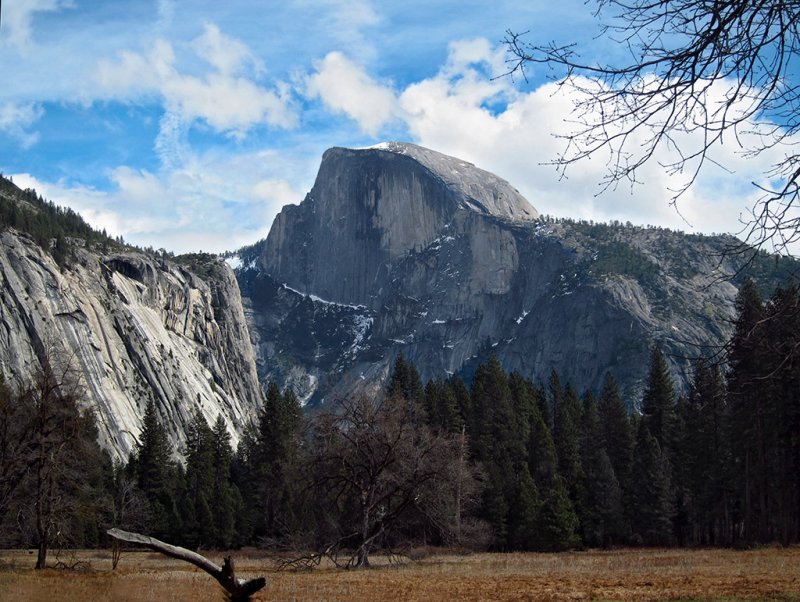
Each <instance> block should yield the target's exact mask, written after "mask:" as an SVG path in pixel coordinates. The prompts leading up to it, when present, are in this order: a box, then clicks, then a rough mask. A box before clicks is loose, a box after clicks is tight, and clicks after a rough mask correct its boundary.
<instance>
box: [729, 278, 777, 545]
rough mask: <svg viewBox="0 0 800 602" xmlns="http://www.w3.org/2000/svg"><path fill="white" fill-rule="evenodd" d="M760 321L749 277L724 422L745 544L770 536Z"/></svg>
mask: <svg viewBox="0 0 800 602" xmlns="http://www.w3.org/2000/svg"><path fill="white" fill-rule="evenodd" d="M764 319H765V309H764V303H763V301H762V299H761V295H760V294H759V292H758V289H757V288H756V286H755V284H754V283H753V282H752V281H751V280H747V281H745V283H744V284H743V285H742V287H741V289H739V294H738V295H737V297H736V321H735V323H734V333H733V336H732V337H731V341H730V345H729V347H730V353H729V355H728V366H729V370H730V372H729V378H728V400H729V402H730V412H729V416H730V418H729V422H728V424H729V438H730V442H731V453H732V467H731V474H732V476H733V477H734V481H733V486H734V488H735V491H736V498H737V500H736V501H737V508H738V514H739V516H738V521H740V522H741V523H742V527H743V528H742V529H741V531H742V532H743V535H744V539H745V541H747V542H748V543H752V542H755V541H768V540H770V539H771V534H770V528H769V517H770V514H771V506H772V500H771V496H770V486H769V484H770V482H771V480H772V479H773V478H774V475H773V472H772V471H773V465H772V463H771V462H770V460H769V455H770V454H769V451H768V447H769V433H768V424H767V422H768V420H769V415H770V414H771V407H770V406H771V403H770V402H771V395H769V392H768V389H767V387H768V385H769V383H768V380H767V376H768V375H769V373H770V369H769V366H768V365H767V357H768V353H767V349H766V346H767V343H766V338H765V332H764V326H763V325H764ZM734 531H735V532H738V531H740V529H735V530H734Z"/></svg>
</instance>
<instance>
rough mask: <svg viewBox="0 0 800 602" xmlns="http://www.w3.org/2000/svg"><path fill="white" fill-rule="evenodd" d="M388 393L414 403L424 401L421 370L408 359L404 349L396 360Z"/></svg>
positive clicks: (387, 387)
mask: <svg viewBox="0 0 800 602" xmlns="http://www.w3.org/2000/svg"><path fill="white" fill-rule="evenodd" d="M386 393H387V394H388V395H389V396H390V397H401V398H403V399H405V400H406V401H409V402H412V403H414V404H421V403H422V401H423V398H424V390H423V388H422V381H421V380H420V377H419V372H417V368H416V367H415V366H414V364H413V363H411V362H409V361H407V360H406V358H405V356H404V355H403V352H402V351H401V352H400V354H399V355H398V356H397V359H396V360H395V362H394V370H393V371H392V375H391V376H390V377H389V383H388V384H387V386H386Z"/></svg>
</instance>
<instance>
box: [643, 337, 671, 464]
mask: <svg viewBox="0 0 800 602" xmlns="http://www.w3.org/2000/svg"><path fill="white" fill-rule="evenodd" d="M642 418H643V420H644V422H645V424H646V425H647V430H648V431H649V432H650V434H651V435H652V436H653V437H655V439H656V441H658V446H659V448H660V449H661V450H662V452H663V453H664V454H665V455H666V457H667V458H670V457H671V454H672V450H673V442H672V435H673V429H674V428H675V393H674V390H673V387H672V378H671V377H670V375H669V368H668V367H667V361H666V360H665V359H664V354H663V353H662V352H661V348H660V347H659V346H658V345H656V346H655V347H653V351H652V353H651V354H650V371H649V373H648V375H647V384H646V385H645V392H644V398H643V399H642Z"/></svg>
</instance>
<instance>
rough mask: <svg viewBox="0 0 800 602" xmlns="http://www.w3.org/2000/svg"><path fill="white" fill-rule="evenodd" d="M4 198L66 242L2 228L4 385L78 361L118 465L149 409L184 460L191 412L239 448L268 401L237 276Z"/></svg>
mask: <svg viewBox="0 0 800 602" xmlns="http://www.w3.org/2000/svg"><path fill="white" fill-rule="evenodd" d="M0 197H1V198H0V207H5V208H6V209H9V210H10V211H11V210H13V212H16V217H15V219H16V220H17V226H18V227H19V228H22V227H30V224H31V223H37V224H40V223H45V222H47V223H48V224H49V225H48V226H47V228H44V229H43V230H42V232H51V233H53V234H54V235H56V236H57V237H58V238H54V239H52V240H48V239H47V238H46V237H45V241H44V246H43V245H42V244H40V242H37V240H36V239H35V238H34V236H33V234H31V233H25V232H21V231H19V230H18V229H16V228H11V227H9V226H8V225H7V222H6V225H5V227H3V228H0V360H2V361H1V362H0V371H2V374H3V376H4V378H5V379H6V380H7V381H8V382H11V383H12V384H19V383H24V382H25V381H26V380H27V379H28V378H29V377H30V375H31V374H32V373H33V372H34V371H35V370H36V369H37V366H38V365H39V361H40V358H41V357H42V355H43V354H51V355H53V356H56V357H58V358H60V359H61V360H63V361H70V362H72V364H73V366H74V367H75V368H76V369H77V370H78V372H79V374H80V376H81V379H82V381H83V385H84V387H85V389H86V397H85V399H84V400H83V402H84V405H85V406H87V407H90V408H92V409H93V410H94V411H95V412H96V415H97V419H98V426H99V429H100V436H101V440H102V442H103V444H104V445H105V446H106V448H107V449H109V450H110V451H111V452H112V455H114V456H115V457H117V458H121V459H127V456H128V454H129V453H130V452H131V450H132V449H134V446H135V443H136V440H137V436H138V434H139V430H140V427H141V417H142V414H143V412H144V407H145V404H146V402H147V400H148V399H149V398H153V399H154V400H155V401H156V405H157V407H158V409H159V413H160V415H161V418H162V421H163V422H164V424H165V426H166V427H167V429H168V431H169V433H170V436H171V438H172V440H173V442H174V443H175V444H176V449H177V448H178V446H180V445H181V444H182V442H183V441H184V440H185V434H184V431H185V427H186V426H187V424H188V422H189V421H190V420H191V418H192V415H193V413H194V411H195V409H199V410H200V411H201V412H202V413H203V414H204V415H205V416H206V418H207V419H208V420H209V422H212V423H213V421H214V420H215V419H216V417H217V416H218V415H220V414H221V415H222V416H223V418H224V419H225V421H226V422H227V424H228V428H229V430H230V432H231V434H232V436H233V441H234V443H235V442H236V441H238V438H239V436H240V434H241V432H242V429H243V426H244V423H245V422H246V421H248V420H250V419H251V418H252V416H253V415H254V412H255V410H256V408H257V407H258V405H259V404H260V401H261V395H260V387H259V383H258V380H257V375H256V370H255V362H254V356H253V350H252V347H251V345H250V340H249V334H248V331H247V326H246V323H245V320H244V315H243V313H242V306H241V299H240V295H239V289H238V286H237V283H236V280H235V278H234V276H233V273H232V272H231V270H230V269H229V268H228V267H227V266H226V265H225V264H224V263H223V262H222V261H221V260H219V259H217V258H215V257H211V256H193V257H188V258H178V259H176V260H171V259H167V258H160V257H156V256H154V255H150V254H147V253H143V252H139V251H136V250H133V249H129V248H125V247H124V246H122V245H118V244H115V243H114V241H111V240H110V239H108V237H105V236H104V235H102V234H101V233H97V232H93V231H91V229H90V228H89V227H88V226H86V225H85V223H83V221H82V220H80V223H81V224H83V226H85V228H86V231H83V230H80V229H76V228H74V227H69V223H71V222H74V223H78V222H76V221H75V219H74V218H75V217H77V216H75V214H74V213H72V212H68V211H62V210H56V209H55V208H54V207H52V206H50V207H49V208H48V206H44V205H37V204H36V203H31V202H29V200H28V199H30V197H31V193H29V192H28V193H26V192H23V191H19V189H17V188H16V187H15V186H13V185H12V184H10V182H8V181H6V180H4V181H3V182H2V186H1V187H0ZM32 212H34V213H33V215H32ZM36 212H38V213H42V215H40V216H39V218H37V217H36ZM44 214H50V215H51V218H52V219H51V218H47V219H46V220H45V219H44ZM64 216H67V218H68V219H69V220H71V222H69V221H68V222H67V223H64V220H63V219H62V218H63V217H64ZM78 219H79V218H78ZM67 235H68V236H67ZM79 236H80V237H79ZM87 240H88V242H87ZM56 245H62V249H61V250H62V252H63V255H60V256H59V257H60V261H59V263H60V264H61V265H60V266H59V264H57V263H56V261H55V259H54V255H55V253H54V251H55V249H56Z"/></svg>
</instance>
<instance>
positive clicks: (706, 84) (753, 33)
mask: <svg viewBox="0 0 800 602" xmlns="http://www.w3.org/2000/svg"><path fill="white" fill-rule="evenodd" d="M596 1H597V12H596V16H597V17H598V18H599V19H600V20H601V22H602V25H601V27H602V33H601V35H602V36H603V37H606V38H610V39H612V40H614V41H617V42H618V43H619V44H621V45H622V46H623V47H624V48H625V49H626V50H627V53H626V54H627V56H628V57H629V59H628V60H623V61H621V62H620V63H603V62H592V61H584V60H582V59H581V57H580V55H579V52H578V48H577V47H576V45H575V44H566V45H564V44H559V43H556V42H551V43H549V44H543V45H542V44H539V43H531V42H529V41H527V40H526V34H525V33H514V32H511V31H509V32H508V35H507V37H506V40H505V42H506V45H507V49H508V51H509V54H510V59H509V66H510V71H509V73H510V74H511V75H514V74H517V75H520V74H521V75H523V76H525V72H526V69H527V68H529V67H530V66H532V65H535V64H543V65H546V66H548V67H550V68H551V69H552V71H551V75H552V76H553V78H554V79H555V80H556V81H557V82H558V83H559V85H560V86H564V87H568V88H570V89H572V90H573V91H574V92H576V97H577V98H578V101H577V105H576V111H575V130H574V132H573V133H572V134H570V135H569V136H567V137H566V148H565V150H564V152H563V154H561V155H559V156H558V157H557V158H556V159H555V160H554V163H555V164H556V165H557V166H558V167H559V168H560V169H561V170H562V173H563V170H565V169H566V168H567V167H568V166H569V165H571V164H573V163H575V162H576V161H578V160H580V159H582V158H586V157H590V156H595V155H597V154H598V153H600V152H601V151H602V152H606V153H608V172H607V174H606V177H605V180H604V182H603V183H604V185H605V186H607V187H608V186H611V187H613V186H616V185H617V184H619V183H620V182H626V181H629V182H631V183H633V182H635V181H636V177H637V170H639V168H641V167H642V166H643V165H644V164H645V163H647V162H648V161H651V160H654V156H655V155H656V153H657V151H661V150H664V151H668V152H669V153H670V156H671V157H672V158H671V159H669V160H668V162H667V163H666V164H665V167H666V168H667V169H668V170H669V171H671V172H672V173H682V174H684V176H685V179H684V180H683V183H682V184H681V185H679V186H678V187H677V188H676V189H675V190H674V191H673V193H674V196H673V202H674V201H675V200H676V199H677V198H679V197H680V196H681V195H682V194H683V193H684V192H685V191H686V190H687V189H689V188H690V187H691V186H692V185H693V184H694V183H695V181H696V179H697V177H698V175H699V174H700V173H701V171H702V170H703V169H704V168H705V167H707V165H708V164H709V163H715V162H716V161H715V158H714V150H715V148H717V147H718V146H719V145H721V144H722V143H723V142H724V143H725V144H734V145H737V146H738V148H739V150H740V151H741V152H742V153H743V154H744V155H745V156H746V157H756V156H758V155H760V154H762V153H764V152H765V151H767V150H768V149H772V150H776V151H778V152H780V154H781V156H782V158H781V159H780V160H777V161H775V162H774V164H773V165H772V168H771V170H770V171H769V172H768V173H765V174H764V180H763V182H761V183H756V184H755V185H756V186H757V187H758V188H759V189H760V192H761V195H760V198H759V200H758V202H757V203H756V205H755V206H754V207H753V208H752V214H751V215H749V216H747V217H743V218H741V219H742V221H743V230H742V235H743V238H744V240H745V242H747V243H750V244H753V245H755V246H758V247H770V248H772V249H775V250H778V251H786V250H787V247H789V245H791V244H792V243H795V242H797V241H798V240H800V211H798V209H799V207H798V194H800V154H798V152H797V151H796V144H797V142H798V139H797V134H798V133H800V87H799V86H798V79H797V76H798V73H797V69H798V58H800V57H798V44H799V43H800V29H798V26H799V24H800V2H798V1H797V0H730V1H727V2H721V1H719V0H596ZM656 160H661V155H659V157H658V159H656ZM765 182H766V183H765Z"/></svg>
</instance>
